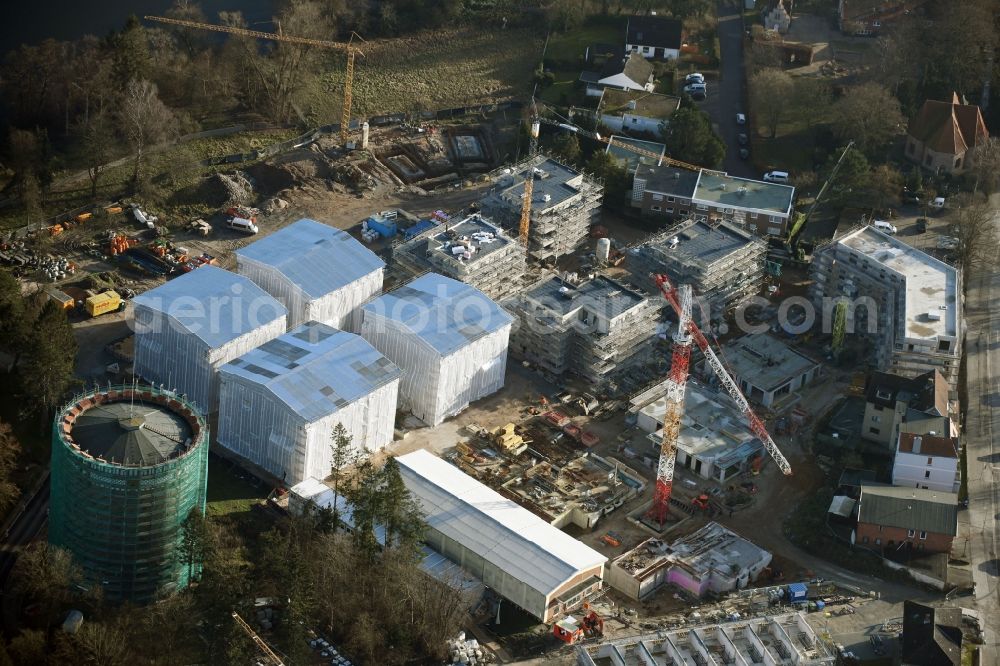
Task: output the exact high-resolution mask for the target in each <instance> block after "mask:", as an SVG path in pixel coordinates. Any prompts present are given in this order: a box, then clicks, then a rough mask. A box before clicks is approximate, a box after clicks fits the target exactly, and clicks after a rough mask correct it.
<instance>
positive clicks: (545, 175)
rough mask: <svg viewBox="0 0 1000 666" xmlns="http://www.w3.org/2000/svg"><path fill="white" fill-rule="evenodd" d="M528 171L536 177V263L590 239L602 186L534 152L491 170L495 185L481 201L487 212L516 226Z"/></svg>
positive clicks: (531, 242) (531, 248)
mask: <svg viewBox="0 0 1000 666" xmlns="http://www.w3.org/2000/svg"><path fill="white" fill-rule="evenodd" d="M529 174H530V175H531V176H532V177H533V178H534V179H535V180H534V186H533V192H532V197H531V227H530V230H529V232H528V253H529V255H530V256H531V258H532V259H536V260H538V261H555V259H557V258H559V257H561V256H562V255H564V254H569V253H571V252H573V251H574V250H576V248H577V247H579V246H580V244H581V243H583V241H584V240H585V239H586V238H587V235H588V233H589V231H590V226H591V225H592V224H593V223H594V222H596V220H597V215H598V208H599V207H600V205H601V199H602V198H603V196H604V185H603V184H602V183H601V182H599V181H597V180H595V179H593V178H591V177H590V176H585V175H584V174H582V173H581V172H579V171H576V170H575V169H572V168H570V167H568V166H566V165H565V164H561V163H560V162H557V161H556V160H554V159H552V158H551V157H547V156H546V155H535V156H534V157H531V158H528V159H526V160H524V161H522V162H519V163H517V164H516V165H514V166H513V167H508V168H506V169H503V170H501V171H499V172H494V173H493V175H492V179H493V189H492V190H491V192H490V193H489V194H488V195H487V196H486V197H485V198H484V199H483V200H482V201H481V202H480V203H481V206H482V210H483V213H484V214H486V215H489V216H490V217H492V218H494V219H495V220H496V221H497V222H499V223H500V224H502V225H503V226H504V227H511V226H514V227H516V226H517V223H518V221H519V220H520V218H521V209H522V207H523V203H524V179H525V178H526V177H527V176H528V175H529Z"/></svg>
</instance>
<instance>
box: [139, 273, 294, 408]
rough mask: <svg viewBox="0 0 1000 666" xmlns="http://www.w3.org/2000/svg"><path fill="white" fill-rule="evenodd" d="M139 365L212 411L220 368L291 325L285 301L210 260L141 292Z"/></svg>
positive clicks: (142, 371) (147, 376)
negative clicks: (288, 323)
mask: <svg viewBox="0 0 1000 666" xmlns="http://www.w3.org/2000/svg"><path fill="white" fill-rule="evenodd" d="M132 303H133V304H134V306H135V311H134V314H133V317H134V320H135V322H134V324H135V325H134V330H135V372H136V374H137V375H139V376H141V377H143V378H145V379H146V380H148V381H150V382H153V383H156V384H163V385H164V386H165V387H167V388H175V389H177V390H178V391H180V392H181V393H184V394H186V395H187V396H188V399H189V400H191V401H192V402H194V403H195V404H196V405H198V407H200V408H201V409H203V410H205V411H206V412H214V411H215V409H216V407H217V406H218V398H219V391H218V369H219V367H220V366H221V365H223V364H224V363H228V362H229V361H231V360H233V359H234V358H236V357H238V356H240V355H242V354H245V353H246V352H248V351H250V350H251V349H253V348H254V347H257V346H258V345H261V344H263V343H265V342H267V341H268V340H271V339H272V338H276V337H278V336H279V335H281V334H282V333H284V332H285V315H286V312H287V311H286V310H285V307H284V306H283V305H282V304H281V303H279V302H278V301H276V300H275V299H274V298H273V297H271V295H270V294H268V293H267V292H265V291H264V290H262V289H261V288H260V287H258V286H257V285H255V284H254V283H253V282H251V281H250V280H248V279H247V278H245V277H242V276H240V275H236V274H235V273H230V272H229V271H227V270H223V269H221V268H216V267H215V266H202V267H201V268H199V269H198V270H196V271H192V272H190V273H187V274H186V275H182V276H180V277H178V278H175V279H173V280H171V281H170V282H167V283H166V284H164V285H161V286H159V287H156V288H155V289H150V290H149V291H147V292H146V293H144V294H140V295H139V296H136V297H135V298H134V299H133V300H132Z"/></svg>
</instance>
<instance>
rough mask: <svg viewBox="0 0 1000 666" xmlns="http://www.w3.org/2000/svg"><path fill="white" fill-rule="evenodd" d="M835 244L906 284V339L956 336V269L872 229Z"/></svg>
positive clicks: (861, 230)
mask: <svg viewBox="0 0 1000 666" xmlns="http://www.w3.org/2000/svg"><path fill="white" fill-rule="evenodd" d="M837 242H838V243H839V244H840V245H843V246H845V247H848V248H851V249H852V250H854V251H855V252H857V253H859V254H862V255H864V256H866V257H868V258H869V259H870V260H872V261H875V262H878V263H880V264H882V265H883V266H885V268H886V270H888V271H891V272H893V273H895V274H896V275H899V276H901V277H902V278H903V279H905V280H906V304H905V316H906V337H907V338H916V339H926V340H934V339H935V338H937V337H938V336H949V337H955V336H957V335H958V318H959V312H958V303H959V289H960V285H959V272H958V269H956V268H955V267H954V266H950V265H948V264H946V263H945V262H943V261H941V260H939V259H935V258H934V257H932V256H930V255H929V254H927V253H926V252H921V251H920V250H918V249H916V248H915V247H912V246H910V245H907V244H906V243H904V242H903V241H901V240H898V239H896V238H895V237H893V236H890V235H888V234H884V233H882V232H881V231H878V230H877V229H875V228H874V227H871V226H867V227H862V228H861V229H858V230H857V231H855V232H853V233H850V234H848V235H846V236H844V237H843V238H841V239H840V240H839V241H837Z"/></svg>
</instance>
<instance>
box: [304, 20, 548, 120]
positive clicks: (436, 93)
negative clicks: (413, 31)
mask: <svg viewBox="0 0 1000 666" xmlns="http://www.w3.org/2000/svg"><path fill="white" fill-rule="evenodd" d="M542 42H543V40H542V39H541V38H540V37H539V35H538V34H537V33H536V32H534V31H530V30H524V29H509V30H491V31H488V32H479V31H476V30H472V29H468V28H463V29H454V30H438V31H433V32H426V33H421V34H419V35H414V36H412V37H403V38H398V39H392V40H377V41H372V42H368V43H366V44H364V45H363V47H362V50H363V51H364V54H365V57H364V58H358V60H357V64H356V65H355V70H354V91H353V104H352V108H353V111H352V115H354V116H372V115H379V114H387V113H398V112H407V111H413V110H416V109H421V110H423V109H427V110H430V109H446V108H449V107H452V106H461V105H465V104H485V103H488V102H490V101H494V100H499V99H508V98H511V97H517V96H524V95H527V94H528V93H530V92H531V86H532V73H533V72H534V70H535V69H536V68H537V67H538V64H539V61H540V59H541V53H542ZM327 67H329V70H328V71H327V72H326V73H324V74H322V75H321V76H320V77H319V78H318V79H317V80H316V81H315V82H314V83H313V84H312V85H311V86H310V88H309V89H308V90H307V91H306V94H305V95H304V99H305V107H304V108H303V113H304V114H305V115H306V117H307V118H308V120H309V121H310V123H313V122H315V123H317V124H322V123H328V122H339V121H340V112H341V106H342V104H343V86H344V59H343V58H342V57H338V56H333V57H331V59H330V61H329V62H328V64H327Z"/></svg>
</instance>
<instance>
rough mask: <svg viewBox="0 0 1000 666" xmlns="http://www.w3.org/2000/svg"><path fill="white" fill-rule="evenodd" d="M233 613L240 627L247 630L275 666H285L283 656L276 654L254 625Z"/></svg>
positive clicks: (258, 647)
mask: <svg viewBox="0 0 1000 666" xmlns="http://www.w3.org/2000/svg"><path fill="white" fill-rule="evenodd" d="M232 615H233V619H234V620H236V624H238V625H240V628H241V629H242V630H243V631H245V632H246V634H247V636H249V637H250V639H251V640H253V642H254V645H256V646H257V649H258V650H260V651H261V652H263V653H264V656H265V657H267V659H268V661H270V662H271V664H272V665H273V666H285V662H283V661H281V658H280V657H279V656H278V655H277V654H275V652H274V650H272V649H271V646H270V645H268V644H267V643H266V642H265V641H264V639H263V638H261V637H260V636H258V635H257V632H256V631H254V630H253V627H251V626H250V625H249V624H247V623H246V620H244V619H243V618H242V617H240V614H239V613H237V612H236V611H233V613H232Z"/></svg>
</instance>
